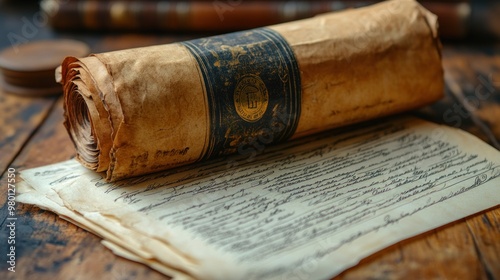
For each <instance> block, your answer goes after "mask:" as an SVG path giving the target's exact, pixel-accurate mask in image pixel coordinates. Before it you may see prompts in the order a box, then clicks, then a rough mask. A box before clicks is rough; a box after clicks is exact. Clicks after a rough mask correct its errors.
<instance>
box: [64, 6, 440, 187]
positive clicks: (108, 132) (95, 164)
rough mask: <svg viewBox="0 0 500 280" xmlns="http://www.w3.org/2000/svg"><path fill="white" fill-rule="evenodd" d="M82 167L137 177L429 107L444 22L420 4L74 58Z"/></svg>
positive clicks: (73, 127) (69, 81) (71, 85)
mask: <svg viewBox="0 0 500 280" xmlns="http://www.w3.org/2000/svg"><path fill="white" fill-rule="evenodd" d="M61 70H62V71H61V73H59V75H58V78H59V80H60V81H61V83H62V84H63V86H64V94H65V110H66V112H65V117H66V126H67V129H68V131H69V134H70V136H71V138H72V140H73V142H74V143H75V146H76V150H77V160H78V161H80V162H81V163H82V164H83V165H84V166H86V167H88V168H90V169H92V170H96V171H99V172H102V171H106V172H107V176H106V179H107V180H108V181H114V180H117V179H121V178H125V177H132V176H135V175H140V174H145V173H151V172H155V171H159V170H165V169H169V168H173V167H177V166H181V165H186V164H189V163H193V162H196V161H200V160H206V159H210V158H215V157H218V156H223V155H226V154H231V153H240V154H251V153H256V152H258V151H259V150H260V149H261V147H262V146H267V145H269V144H272V143H277V142H281V141H283V140H286V139H289V138H297V137H301V136H305V135H309V134H312V133H316V132H319V131H323V130H327V129H331V128H334V127H338V126H343V125H347V124H352V123H356V122H360V121H364V120H368V119H373V118H377V117H381V116H385V115H389V114H394V113H398V112H401V111H405V110H410V109H414V108H417V107H419V106H423V105H426V104H429V103H431V102H433V101H435V100H437V99H439V98H440V97H441V96H442V93H443V70H442V67H441V57H440V43H439V39H438V34H437V18H436V17H435V16H434V15H433V14H431V13H430V12H428V11H427V10H425V9H424V8H423V7H422V6H420V5H419V4H418V3H417V2H416V1H411V0H403V1H387V2H384V3H380V4H377V5H373V6H371V7H366V8H360V9H354V10H348V11H343V12H338V13H332V14H325V15H321V16H317V17H314V18H311V19H306V20H301V21H297V22H291V23H286V24H280V25H275V26H270V27H267V28H261V29H255V30H249V31H243V32H239V33H233V34H228V35H222V36H215V37H210V38H203V39H197V40H193V41H187V42H182V43H175V44H168V45H161V46H152V47H146V48H138V49H129V50H122V51H115V52H110V53H101V54H95V55H92V56H90V57H86V58H67V59H66V60H65V61H64V62H63V64H62V68H61Z"/></svg>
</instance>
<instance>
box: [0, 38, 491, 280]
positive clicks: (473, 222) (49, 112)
mask: <svg viewBox="0 0 500 280" xmlns="http://www.w3.org/2000/svg"><path fill="white" fill-rule="evenodd" d="M85 36H87V35H85ZM85 36H83V37H82V38H84V39H85V38H87V37H85ZM89 38H90V39H88V38H87V42H88V43H89V44H91V46H92V48H93V50H94V51H104V50H110V49H118V48H127V47H136V46H141V45H148V44H156V43H165V42H170V41H174V40H183V39H185V38H186V37H185V36H182V37H181V36H179V37H175V36H170V37H166V36H159V35H124V36H118V37H116V36H115V37H111V36H108V35H106V34H101V35H99V36H95V37H93V36H90V37H89ZM111 38H115V39H114V40H113V39H111ZM0 40H3V39H2V38H0ZM443 63H444V66H445V70H446V75H447V94H446V97H445V98H443V100H441V101H439V102H437V103H435V104H432V105H431V106H428V107H426V108H423V109H421V110H419V111H417V112H414V114H416V115H418V116H420V117H423V118H426V119H429V120H432V121H434V122H438V123H442V124H446V125H449V126H455V127H459V128H462V129H464V130H467V131H469V132H471V133H473V134H475V135H477V136H478V137H479V138H481V139H483V140H484V141H486V142H488V143H489V144H490V145H492V146H494V147H496V148H497V149H500V145H499V144H498V143H499V141H500V46H499V45H495V44H481V45H477V44H458V45H457V44H445V47H444V51H443ZM62 110H63V109H62V102H61V98H60V97H48V98H24V97H18V96H15V95H11V94H7V93H5V92H0V171H1V172H2V178H1V179H0V182H1V185H0V188H1V191H0V193H1V196H0V205H1V208H0V226H1V227H0V248H1V249H0V253H1V256H0V279H152V280H154V279H168V278H167V277H166V276H164V275H162V274H160V273H158V272H156V271H154V270H152V269H150V268H148V267H147V266H145V265H142V264H138V263H135V262H132V261H129V260H126V259H123V258H121V257H117V256H115V255H114V254H113V253H111V251H109V250H108V249H106V248H105V247H104V246H102V245H101V244H100V239H99V238H98V237H97V236H95V235H93V234H91V233H88V232H86V231H85V230H83V229H80V228H78V227H76V226H74V225H72V224H70V223H68V222H66V221H65V220H62V219H60V218H59V217H57V216H56V215H54V214H52V213H51V212H47V211H44V210H42V209H39V208H37V207H33V206H29V205H23V204H20V205H17V212H16V215H17V222H16V225H17V228H16V257H17V260H16V261H17V262H16V272H15V273H11V272H9V271H7V267H8V266H7V264H6V248H7V244H6V237H7V234H8V230H7V228H6V224H7V220H6V219H7V209H6V199H7V197H6V191H7V190H6V189H7V187H6V185H7V183H6V176H5V175H6V174H7V168H9V167H10V168H15V169H16V173H17V174H18V171H20V170H23V169H26V168H31V167H36V166H41V165H45V164H51V163H55V162H58V161H62V160H66V159H69V158H71V157H73V156H74V154H75V151H74V148H73V146H72V143H71V141H70V140H69V137H68V136H67V134H66V131H65V129H64V127H63V125H62V121H63V118H62ZM499 195H500V193H499ZM332 265H333V264H332ZM300 275H301V276H302V277H303V278H302V279H307V276H306V275H307V274H300ZM334 279H338V280H340V279H342V280H347V279H488V280H492V279H500V207H496V208H493V209H489V210H487V211H484V212H482V213H478V214H475V215H473V216H471V217H467V218H465V219H462V220H459V221H456V222H454V223H452V224H449V225H446V226H443V227H441V228H438V229H435V230H433V231H430V232H427V233H424V234H421V235H418V236H416V237H413V238H410V239H408V240H404V241H402V242H399V243H397V244H395V245H393V246H391V247H389V248H386V249H384V250H382V251H380V252H378V253H376V254H374V255H372V256H370V257H368V258H366V259H364V260H362V261H361V262H360V264H359V265H357V266H355V267H353V268H351V269H348V270H347V271H345V272H343V273H342V274H340V275H339V276H337V277H336V278H334Z"/></svg>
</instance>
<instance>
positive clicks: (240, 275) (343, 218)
mask: <svg viewBox="0 0 500 280" xmlns="http://www.w3.org/2000/svg"><path fill="white" fill-rule="evenodd" d="M22 177H23V178H24V180H25V181H24V182H23V185H22V186H20V187H21V192H22V194H21V195H20V196H19V197H18V199H19V200H20V201H21V202H24V203H31V204H35V205H38V206H40V207H42V208H46V209H49V210H51V211H54V212H56V213H58V214H59V215H61V216H62V217H64V218H66V219H68V220H69V221H71V222H73V223H75V224H77V225H80V226H82V227H83V228H85V229H87V230H89V231H91V232H94V233H96V234H97V235H99V236H101V237H102V238H103V240H104V241H103V244H104V245H106V246H107V247H109V248H110V249H111V250H113V251H114V252H115V253H116V254H119V255H121V256H124V257H126V258H130V259H133V260H136V261H139V262H143V263H145V264H147V265H149V266H151V267H153V268H154V269H157V270H158V271H160V272H163V273H165V274H168V275H170V276H173V277H174V278H179V279H325V278H329V277H332V276H335V275H337V274H339V273H340V272H342V271H343V270H345V269H347V268H349V267H351V266H354V265H356V264H357V263H358V262H359V261H360V260H361V259H362V258H364V257H366V256H368V255H370V254H372V253H374V252H376V251H378V250H380V249H383V248H385V247H387V246H389V245H391V244H394V243H396V242H399V241H401V240H403V239H405V238H409V237H411V236H414V235H417V234H419V233H422V232H425V231H428V230H430V229H433V228H436V227H439V226H441V225H444V224H446V223H449V222H452V221H454V220H457V219H460V218H463V217H465V216H468V215H471V214H473V213H476V212H478V211H481V210H485V209H487V208H491V207H496V206H498V205H499V204H500V196H499V195H498V193H499V192H500V152H499V151H497V150H495V149H493V148H491V147H489V146H488V145H487V144H485V143H483V142H482V141H481V140H479V139H476V138H475V137H474V136H471V135H469V134H467V133H465V132H463V131H460V130H456V129H452V128H448V127H444V126H439V125H435V124H431V123H428V122H425V121H422V120H418V119H414V118H404V119H400V120H390V121H388V120H385V121H382V122H377V123H372V124H370V125H361V126H358V127H357V128H356V129H348V130H347V129H346V130H343V131H331V132H328V133H324V134H321V135H316V136H313V137H309V138H304V139H300V140H296V141H291V142H288V143H285V144H284V145H281V146H275V147H268V148H266V151H265V152H264V153H263V154H261V155H258V156H257V157H251V156H248V155H247V156H239V157H229V158H222V159H217V160H215V161H211V162H208V163H200V164H196V165H191V166H187V167H183V168H179V169H175V170H171V171H167V172H163V173H156V174H152V175H149V176H143V177H137V178H132V179H129V180H125V181H119V182H115V183H106V182H105V181H104V180H103V179H102V177H101V174H98V173H94V172H92V171H89V170H87V169H85V168H83V167H81V166H80V164H78V163H77V162H76V161H74V160H71V161H67V162H62V163H58V164H55V165H51V166H46V167H40V168H35V169H31V170H26V171H24V172H22Z"/></svg>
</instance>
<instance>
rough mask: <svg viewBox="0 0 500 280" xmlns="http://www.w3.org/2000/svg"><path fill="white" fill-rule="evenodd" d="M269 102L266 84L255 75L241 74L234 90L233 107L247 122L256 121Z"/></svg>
mask: <svg viewBox="0 0 500 280" xmlns="http://www.w3.org/2000/svg"><path fill="white" fill-rule="evenodd" d="M268 104H269V94H268V92H267V88H266V85H265V84H264V82H263V81H262V79H261V78H260V77H259V76H257V75H246V76H243V77H242V78H241V79H240V80H239V81H238V84H237V85H236V89H235V90H234V107H235V108H236V112H237V113H238V115H239V116H240V117H241V118H242V119H244V120H245V121H247V122H256V121H258V120H260V119H261V118H262V116H264V114H265V113H266V110H267V105H268Z"/></svg>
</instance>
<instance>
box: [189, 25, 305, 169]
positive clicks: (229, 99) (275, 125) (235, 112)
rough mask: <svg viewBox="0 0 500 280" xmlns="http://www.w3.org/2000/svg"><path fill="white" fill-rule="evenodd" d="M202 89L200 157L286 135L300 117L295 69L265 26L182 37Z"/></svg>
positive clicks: (259, 144)
mask: <svg viewBox="0 0 500 280" xmlns="http://www.w3.org/2000/svg"><path fill="white" fill-rule="evenodd" d="M182 44H184V46H186V47H187V49H188V50H189V51H190V52H191V53H192V54H193V56H194V57H195V58H196V60H197V62H198V64H199V67H200V70H201V74H202V76H203V80H204V83H205V90H206V93H207V99H208V107H209V114H210V132H209V133H210V135H209V141H208V147H207V149H206V152H205V154H204V156H203V158H204V159H207V158H212V157H216V156H221V155H226V154H230V153H236V152H240V153H242V152H243V151H245V150H246V149H251V148H252V146H254V148H256V149H258V148H260V147H262V146H263V145H267V144H273V143H277V142H280V141H283V140H286V139H288V138H290V137H291V136H292V135H293V133H294V132H295V129H296V128H297V123H298V119H299V116H300V97H301V85H300V71H299V67H298V64H297V61H296V59H295V56H294V53H293V51H292V49H291V47H290V46H289V45H288V43H287V42H286V41H285V39H284V38H283V37H282V36H281V35H280V34H279V33H277V32H276V31H273V30H271V29H267V28H260V29H254V30H249V31H242V32H237V33H231V34H227V35H221V36H214V37H209V38H203V39H197V40H192V41H187V42H183V43H182Z"/></svg>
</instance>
